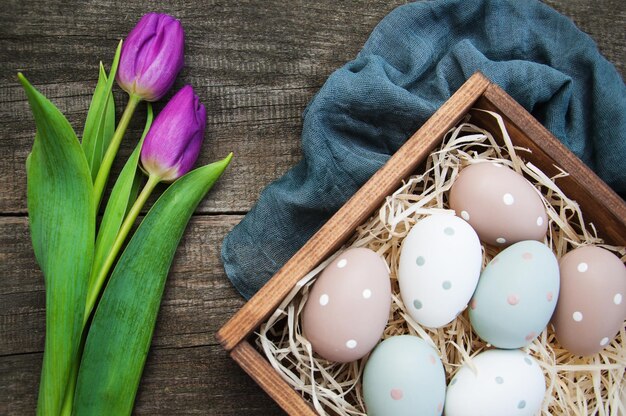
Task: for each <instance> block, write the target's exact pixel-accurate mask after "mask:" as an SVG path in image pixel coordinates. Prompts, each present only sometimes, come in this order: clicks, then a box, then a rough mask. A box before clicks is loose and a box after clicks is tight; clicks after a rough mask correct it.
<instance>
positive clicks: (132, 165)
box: [85, 103, 154, 318]
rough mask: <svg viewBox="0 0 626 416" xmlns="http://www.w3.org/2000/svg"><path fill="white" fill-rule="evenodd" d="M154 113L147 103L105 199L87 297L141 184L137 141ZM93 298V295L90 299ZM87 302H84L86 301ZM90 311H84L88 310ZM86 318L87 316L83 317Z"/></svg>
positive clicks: (143, 135) (146, 130) (90, 294)
mask: <svg viewBox="0 0 626 416" xmlns="http://www.w3.org/2000/svg"><path fill="white" fill-rule="evenodd" d="M153 118H154V113H153V111H152V105H151V104H150V103H148V117H147V119H146V126H145V128H144V130H143V134H142V136H141V140H140V141H139V143H138V144H137V147H136V148H135V150H134V151H133V153H132V154H131V155H130V157H129V158H128V160H127V161H126V164H125V165H124V168H123V169H122V172H120V176H118V178H117V181H116V182H115V185H114V186H113V190H112V191H111V195H110V196H109V201H108V202H107V206H106V209H105V210H104V216H103V217H102V222H101V223H100V229H99V230H98V237H97V238H96V250H95V255H94V260H93V267H92V269H91V277H90V278H89V295H88V297H94V298H95V297H97V296H98V293H94V292H95V290H96V289H95V279H96V277H97V275H98V272H99V271H100V269H101V268H102V265H103V263H104V260H105V259H106V257H107V256H108V254H109V252H110V251H111V248H112V247H113V242H114V241H115V237H117V233H118V231H119V230H120V227H121V225H122V222H123V221H124V217H125V216H126V214H127V212H128V210H129V209H130V207H132V205H133V202H135V199H137V194H138V192H139V185H140V184H141V177H142V175H141V173H140V172H138V171H137V165H138V163H139V156H140V154H141V145H142V144H143V140H144V138H145V137H146V134H148V130H150V126H151V125H152V120H153ZM94 300H95V299H94ZM90 303H91V302H88V305H89V304H90ZM90 312H91V311H90V310H88V311H86V313H87V314H89V313H90ZM85 318H87V317H85Z"/></svg>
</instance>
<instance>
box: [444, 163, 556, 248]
mask: <svg viewBox="0 0 626 416" xmlns="http://www.w3.org/2000/svg"><path fill="white" fill-rule="evenodd" d="M450 207H451V208H452V209H454V210H455V211H456V213H457V215H458V216H459V217H461V218H463V219H464V220H465V221H467V222H469V223H470V225H471V226H472V227H473V228H474V229H475V230H476V233H478V236H479V237H480V239H481V240H482V241H484V242H485V243H487V244H491V245H495V246H506V245H509V244H513V243H516V242H519V241H523V240H542V239H543V237H544V236H545V235H546V231H547V229H548V221H547V216H546V210H545V208H544V206H543V203H542V202H541V198H540V196H539V193H538V192H537V190H536V189H535V188H534V187H533V186H532V185H531V184H530V182H528V181H527V180H526V179H524V177H523V176H522V175H520V174H518V173H517V172H515V171H513V170H511V169H509V168H507V167H506V166H504V165H502V164H500V163H485V162H483V163H475V164H472V165H469V166H467V167H465V168H464V169H463V170H462V171H461V173H460V174H459V176H458V177H457V178H456V180H455V181H454V184H453V185H452V188H451V189H450Z"/></svg>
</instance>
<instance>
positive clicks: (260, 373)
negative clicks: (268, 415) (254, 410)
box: [230, 341, 317, 416]
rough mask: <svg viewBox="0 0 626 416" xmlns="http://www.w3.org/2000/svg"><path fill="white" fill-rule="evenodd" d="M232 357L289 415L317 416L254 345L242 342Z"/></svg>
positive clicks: (234, 349)
mask: <svg viewBox="0 0 626 416" xmlns="http://www.w3.org/2000/svg"><path fill="white" fill-rule="evenodd" d="M230 356H231V357H232V358H233V360H235V362H237V364H239V366H240V367H241V368H242V369H243V370H244V371H245V372H246V373H248V375H249V376H250V377H252V378H253V379H254V381H256V382H257V384H258V385H259V386H261V387H262V388H263V390H265V392H266V393H267V394H269V396H270V397H271V398H272V399H274V401H275V402H276V403H277V404H278V405H279V406H280V407H281V408H282V409H283V410H284V411H285V412H287V413H288V414H290V415H302V416H315V415H317V413H316V412H315V411H314V410H313V408H311V406H310V405H309V404H308V403H307V402H306V401H305V400H304V399H303V398H302V397H301V396H300V395H299V394H298V393H297V392H296V391H295V390H294V389H293V388H292V387H291V386H290V385H289V384H287V382H285V380H283V379H282V378H281V377H280V375H279V374H278V373H277V372H276V370H274V368H273V367H272V366H271V365H270V364H269V363H268V362H267V360H266V359H265V357H263V356H262V355H261V354H260V353H259V352H258V351H257V350H256V349H255V348H254V347H253V346H252V345H250V344H249V343H248V342H247V341H241V342H240V343H239V344H237V346H236V347H235V348H233V350H232V351H231V352H230Z"/></svg>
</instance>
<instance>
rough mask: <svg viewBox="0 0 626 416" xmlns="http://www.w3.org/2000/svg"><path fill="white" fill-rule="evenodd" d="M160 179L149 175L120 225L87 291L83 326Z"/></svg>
mask: <svg viewBox="0 0 626 416" xmlns="http://www.w3.org/2000/svg"><path fill="white" fill-rule="evenodd" d="M160 181H161V178H159V177H158V176H155V175H150V176H149V177H148V182H147V183H146V184H145V185H144V187H143V189H142V190H141V193H140V194H139V196H138V197H137V200H136V201H135V203H134V204H133V206H132V208H131V209H130V211H129V212H128V215H127V216H126V218H125V219H124V222H123V223H122V226H121V227H120V230H119V232H118V233H117V237H115V241H114V242H113V245H112V246H111V251H109V253H108V254H107V257H106V259H105V260H104V262H103V263H102V268H101V269H100V270H99V271H98V274H97V276H96V279H95V280H94V285H93V287H92V288H91V292H89V293H87V303H86V305H85V316H84V318H83V328H84V327H85V325H86V324H87V320H88V319H89V316H90V315H91V311H92V310H93V308H94V306H95V304H96V300H97V299H98V295H99V294H100V290H101V289H102V286H103V285H104V281H105V280H106V277H107V275H108V274H109V271H110V270H111V267H112V266H113V263H114V262H115V259H116V258H117V254H118V253H119V251H120V249H121V248H122V245H123V244H124V241H125V240H126V237H127V236H128V233H129V232H130V230H131V228H132V227H133V224H134V223H135V220H136V219H137V216H138V215H139V213H140V212H141V209H142V208H143V206H144V205H145V203H146V201H147V200H148V197H149V196H150V194H151V193H152V191H153V190H154V188H155V187H156V186H157V184H158V183H159V182H160Z"/></svg>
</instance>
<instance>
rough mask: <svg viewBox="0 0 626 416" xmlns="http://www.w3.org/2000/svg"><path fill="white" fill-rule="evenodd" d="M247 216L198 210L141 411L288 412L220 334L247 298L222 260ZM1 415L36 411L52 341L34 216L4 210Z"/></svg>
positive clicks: (158, 334) (163, 314) (171, 287)
mask: <svg viewBox="0 0 626 416" xmlns="http://www.w3.org/2000/svg"><path fill="white" fill-rule="evenodd" d="M240 219H241V217H240V216H229V215H224V216H196V217H194V218H193V219H192V221H191V223H190V224H189V228H188V229H187V232H186V234H185V237H184V238H183V241H182V242H181V245H180V247H179V248H178V251H177V253H176V258H175V261H174V264H173V266H172V271H171V273H170V276H169V279H168V282H167V285H166V289H165V294H164V297H163V301H162V305H161V311H160V314H159V318H158V321H157V328H156V331H155V335H154V339H153V343H152V350H151V354H150V356H149V358H148V362H147V364H146V369H145V372H144V377H143V379H142V383H141V387H140V392H139V396H138V398H137V407H136V414H151V415H153V414H182V413H185V414H194V413H195V414H214V415H227V414H241V412H242V411H243V412H244V413H245V414H251V415H255V414H258V415H266V414H268V415H269V414H280V413H281V412H280V410H279V408H278V407H277V406H276V405H275V404H274V403H273V402H272V401H271V400H270V399H269V398H268V397H267V396H266V395H265V393H263V391H262V390H261V389H260V388H259V387H258V386H257V385H256V384H255V383H254V381H252V379H250V378H249V377H248V376H247V375H245V373H244V372H243V371H242V370H241V369H240V368H239V367H238V366H237V365H236V364H235V362H234V361H232V359H231V358H230V357H229V356H228V354H227V352H226V351H224V350H223V349H222V347H221V346H219V344H218V343H217V341H216V340H215V333H216V332H217V329H218V328H219V327H220V326H221V325H222V324H223V323H224V322H226V320H227V319H228V318H229V317H230V316H231V315H232V314H234V313H235V311H236V310H238V309H239V308H240V307H241V306H242V305H243V300H242V299H241V297H240V296H239V295H238V294H237V293H236V291H235V290H234V289H233V288H232V286H231V285H230V283H229V281H228V279H227V278H226V277H225V276H224V272H223V269H222V266H221V263H220V261H219V255H218V253H219V249H220V246H221V241H222V239H223V237H224V235H225V234H226V233H227V232H228V231H229V230H230V229H231V228H232V227H233V226H234V224H236V223H237V222H239V221H240ZM0 260H1V261H0V276H2V279H0V386H2V387H3V388H2V389H0V391H1V392H2V393H1V395H2V396H1V399H0V414H2V415H22V414H25V413H26V414H29V413H33V411H34V408H35V404H36V394H37V386H38V384H39V372H40V370H41V359H42V354H41V352H42V351H43V345H44V330H45V311H44V306H45V294H44V286H43V278H42V276H41V273H40V272H39V269H38V267H37V265H36V263H35V259H34V256H33V254H32V249H31V248H30V237H29V235H28V224H27V219H26V218H24V217H17V218H14V217H0Z"/></svg>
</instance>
